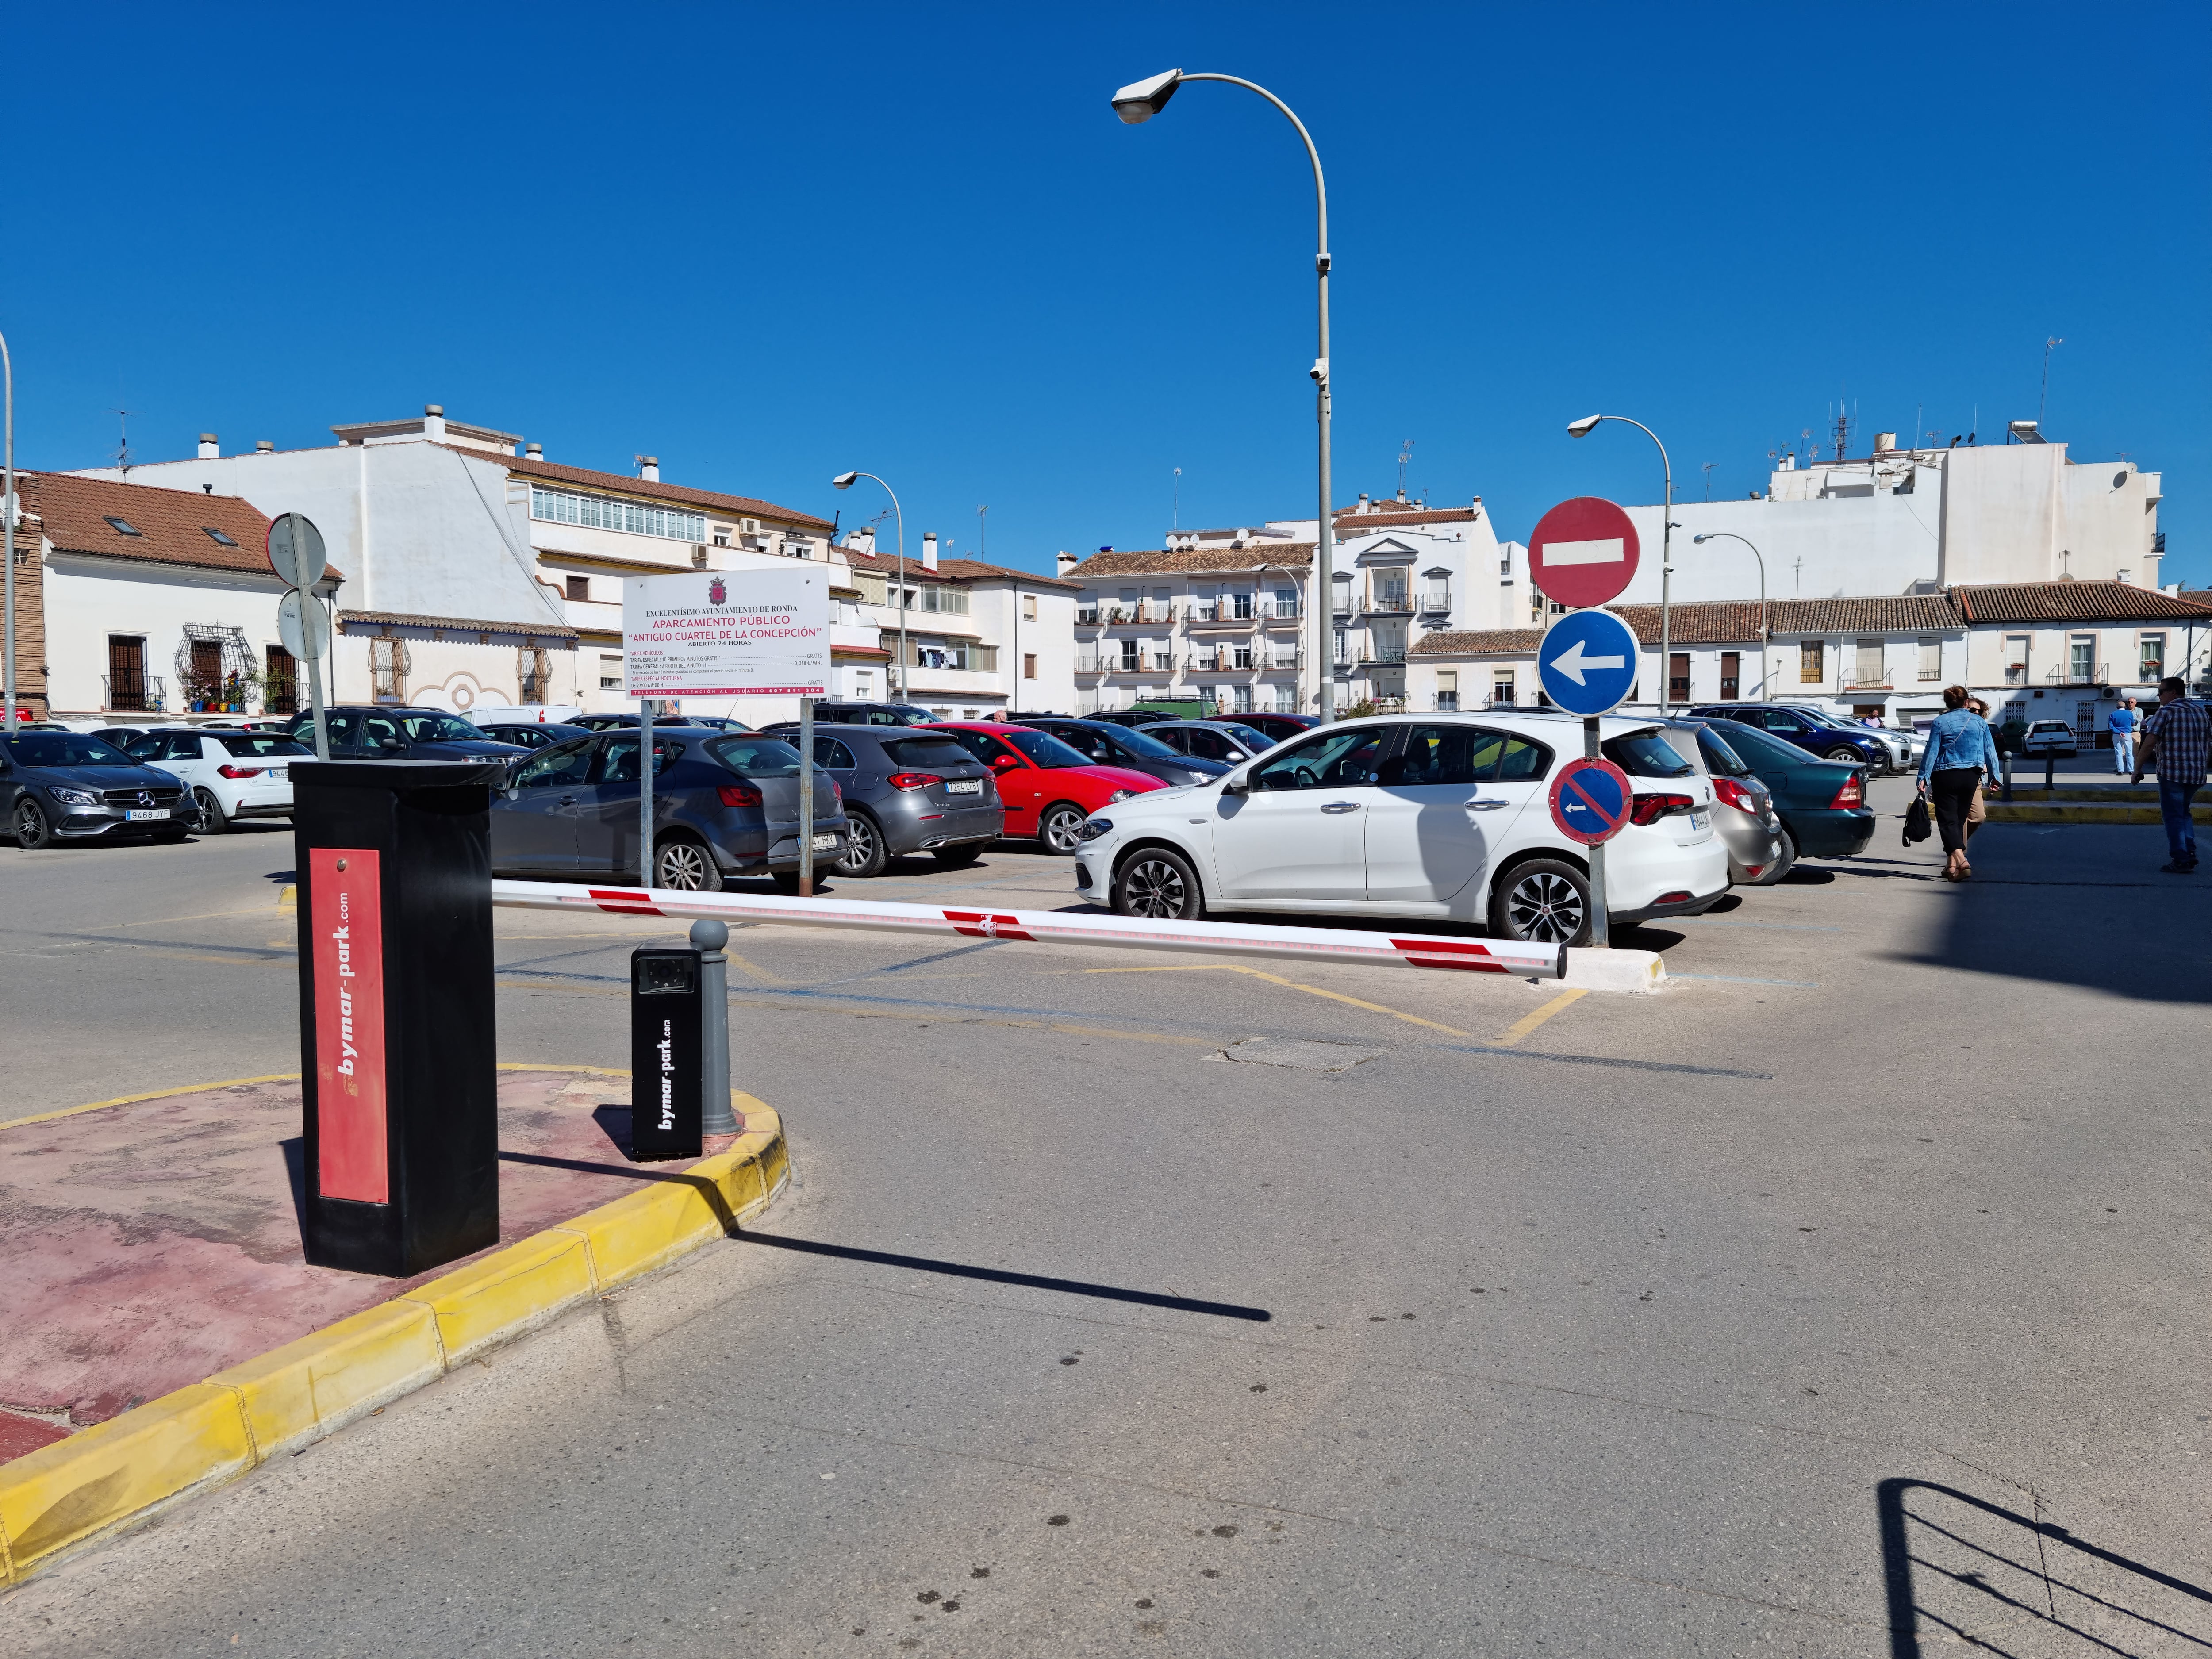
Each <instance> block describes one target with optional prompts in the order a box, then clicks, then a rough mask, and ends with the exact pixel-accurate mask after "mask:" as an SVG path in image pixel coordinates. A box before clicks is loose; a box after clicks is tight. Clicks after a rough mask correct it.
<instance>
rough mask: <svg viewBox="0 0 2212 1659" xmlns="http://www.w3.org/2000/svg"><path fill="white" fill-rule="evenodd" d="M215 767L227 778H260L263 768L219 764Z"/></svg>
mask: <svg viewBox="0 0 2212 1659" xmlns="http://www.w3.org/2000/svg"><path fill="white" fill-rule="evenodd" d="M262 770H263V769H262V768H260V767H258V766H218V767H216V771H218V772H220V773H222V775H223V776H225V777H227V778H258V777H259V776H260V775H261V774H262Z"/></svg>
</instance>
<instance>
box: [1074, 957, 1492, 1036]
mask: <svg viewBox="0 0 2212 1659" xmlns="http://www.w3.org/2000/svg"><path fill="white" fill-rule="evenodd" d="M1083 971H1084V972H1085V973H1086V974H1249V975H1251V976H1252V977H1253V978H1254V979H1264V980H1266V981H1267V982H1268V983H1269V984H1270V985H1286V986H1288V987H1290V988H1291V990H1293V991H1304V992H1305V993H1306V994H1308V995H1309V996H1316V997H1327V998H1328V1000H1330V1001H1332V1002H1348V1003H1350V1004H1351V1005H1352V1006H1353V1007H1355V1008H1364V1009H1366V1010H1367V1011H1368V1012H1370V1013H1376V1014H1388V1015H1389V1016H1390V1018H1393V1019H1402V1020H1404V1021H1405V1022H1406V1023H1407V1024H1408V1025H1425V1026H1427V1027H1428V1028H1429V1030H1431V1031H1442V1032H1443V1034H1444V1035H1445V1036H1457V1037H1463V1036H1474V1032H1472V1031H1462V1030H1460V1029H1459V1028H1458V1027H1457V1026H1455V1025H1443V1024H1438V1023H1437V1021H1435V1020H1433V1019H1423V1018H1421V1017H1420V1016H1419V1014H1408V1013H1404V1012H1401V1011H1399V1010H1398V1009H1395V1008H1385V1007H1384V1006H1383V1005H1382V1004H1381V1003H1379V1002H1363V1001H1361V1000H1359V999H1358V997H1348V996H1346V995H1345V994H1344V993H1343V992H1341V991H1324V990H1323V989H1322V987H1320V986H1318V985H1301V984H1299V983H1298V982H1297V981H1296V980H1294V979H1285V978H1284V977H1283V976H1282V975H1280V974H1270V973H1266V972H1263V971H1262V970H1261V969H1257V968H1247V967H1245V966H1244V965H1243V963H1234V962H1196V963H1176V964H1175V965H1174V966H1172V967H1162V968H1085V969H1084V970H1083Z"/></svg>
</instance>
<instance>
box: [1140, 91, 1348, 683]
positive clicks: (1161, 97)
mask: <svg viewBox="0 0 2212 1659" xmlns="http://www.w3.org/2000/svg"><path fill="white" fill-rule="evenodd" d="M1186 81H1220V82H1226V83H1227V84H1228V85H1230V86H1232V87H1242V88H1244V89H1245V90H1246V91H1247V92H1256V93H1257V94H1260V96H1261V97H1262V98H1264V99H1266V100H1267V101H1268V102H1269V103H1271V104H1273V106H1275V107H1276V108H1277V109H1279V110H1280V111H1282V112H1283V116H1284V118H1285V119H1286V120H1287V121H1289V122H1290V124H1291V125H1292V126H1294V127H1296V128H1297V132H1298V138H1299V141H1300V142H1301V143H1304V145H1305V147H1306V159H1307V160H1308V161H1311V162H1312V163H1313V176H1314V205H1315V210H1316V214H1317V216H1318V218H1319V224H1320V230H1319V240H1318V245H1317V251H1316V252H1315V254H1314V276H1315V278H1316V282H1317V283H1318V285H1319V289H1320V301H1321V352H1320V355H1319V356H1316V358H1315V359H1314V364H1313V367H1312V368H1310V369H1309V370H1308V371H1307V373H1309V374H1311V375H1312V376H1313V380H1314V410H1315V414H1316V416H1317V418H1318V419H1319V422H1320V424H1321V457H1320V463H1321V465H1320V472H1321V477H1320V486H1321V514H1320V517H1319V519H1318V520H1317V521H1316V529H1315V532H1314V579H1315V586H1316V589H1317V590H1318V592H1319V594H1320V603H1319V604H1317V605H1315V607H1314V640H1315V644H1316V649H1315V652H1314V670H1315V680H1316V694H1315V707H1316V711H1317V712H1318V713H1319V714H1320V715H1321V720H1322V725H1324V726H1326V725H1328V723H1329V722H1330V721H1331V720H1334V719H1335V718H1336V693H1335V686H1334V680H1333V678H1332V676H1333V671H1332V670H1331V668H1330V667H1329V665H1330V664H1331V663H1332V662H1333V661H1334V658H1332V657H1331V656H1329V655H1328V646H1329V629H1330V628H1331V627H1332V626H1333V624H1334V615H1335V608H1336V607H1335V602H1334V599H1333V597H1332V595H1333V592H1334V578H1333V575H1332V573H1331V570H1330V568H1329V565H1330V558H1329V556H1330V553H1331V550H1332V549H1333V548H1334V544H1335V539H1336V531H1335V525H1334V521H1333V520H1332V517H1331V508H1330V507H1329V493H1330V492H1329V478H1328V417H1329V378H1328V377H1329V362H1328V264H1329V260H1328V185H1327V184H1326V183H1325V182H1324V181H1323V179H1322V171H1321V152H1320V151H1319V150H1318V149H1315V148H1314V141H1313V135H1312V134H1310V133H1309V132H1308V131H1306V124H1305V123H1304V122H1303V121H1301V120H1299V119H1298V118H1297V112H1295V111H1293V110H1292V109H1291V106H1289V105H1288V104H1286V103H1285V102H1284V101H1283V100H1281V99H1279V98H1278V97H1276V96H1275V94H1273V93H1272V92H1270V91H1268V90H1267V88H1265V87H1263V86H1261V85H1260V84H1258V83H1257V82H1252V81H1245V80H1241V79H1239V78H1238V77H1237V76H1234V75H1186V74H1185V73H1184V72H1183V71H1182V70H1167V71H1166V72H1165V73H1164V74H1160V75H1155V76H1151V77H1149V78H1148V79H1146V80H1143V81H1139V82H1134V83H1133V84H1131V85H1129V86H1126V87H1123V88H1121V91H1119V92H1117V93H1115V94H1114V112H1115V114H1116V115H1118V116H1120V117H1121V119H1122V120H1123V121H1125V122H1127V124H1128V125H1131V126H1138V125H1141V124H1143V123H1144V122H1146V121H1149V120H1151V119H1152V117H1154V116H1155V115H1158V113H1159V112H1161V111H1162V110H1164V109H1165V108H1166V107H1167V106H1168V100H1169V99H1170V98H1172V97H1174V96H1175V92H1176V88H1177V87H1179V86H1181V85H1182V83H1183V82H1186Z"/></svg>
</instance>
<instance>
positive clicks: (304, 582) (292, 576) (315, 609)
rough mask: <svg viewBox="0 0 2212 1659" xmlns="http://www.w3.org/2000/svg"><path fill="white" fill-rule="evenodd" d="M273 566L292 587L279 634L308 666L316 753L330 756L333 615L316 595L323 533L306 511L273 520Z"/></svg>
mask: <svg viewBox="0 0 2212 1659" xmlns="http://www.w3.org/2000/svg"><path fill="white" fill-rule="evenodd" d="M269 568H270V569H271V570H273V571H275V572H276V574H277V575H278V576H279V577H281V578H282V579H283V581H284V583H285V585H286V586H288V587H289V589H290V590H291V591H290V592H288V593H286V594H285V595H284V597H283V599H279V600H277V601H276V633H277V635H278V637H279V638H281V639H282V640H283V641H284V648H285V649H286V650H287V651H289V652H290V653H292V655H293V657H294V658H295V659H297V660H299V661H301V662H304V663H306V664H307V707H308V708H309V709H310V710H312V711H313V714H314V717H315V758H316V759H317V760H323V761H326V760H328V759H329V758H330V757H331V723H330V720H329V718H328V717H327V716H326V715H325V714H324V712H323V653H325V652H326V651H328V650H329V649H330V648H331V617H330V613H329V612H328V611H325V610H324V609H323V605H322V601H321V600H319V599H317V598H316V597H315V595H314V586H315V584H316V583H317V582H319V581H320V580H322V576H323V569H324V555H323V534H322V532H320V531H319V530H317V529H316V528H315V526H313V524H311V523H309V522H308V520H307V515H306V514H305V513H279V514H278V515H277V516H276V518H275V519H273V520H270V525H269Z"/></svg>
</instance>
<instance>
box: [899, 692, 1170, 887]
mask: <svg viewBox="0 0 2212 1659" xmlns="http://www.w3.org/2000/svg"><path fill="white" fill-rule="evenodd" d="M923 729H925V730H927V731H933V732H944V733H945V735H946V736H947V737H949V738H951V739H952V740H953V741H954V742H955V743H957V744H960V746H961V747H962V748H963V749H965V750H967V751H968V752H969V754H971V755H973V756H975V758H976V759H977V760H979V761H981V762H982V763H983V764H984V765H986V766H987V767H989V768H990V769H991V773H992V775H993V777H994V778H995V779H996V780H997V782H998V785H999V799H1000V800H1001V801H1003V802H1005V803H1006V834H1007V835H1009V836H1036V838H1037V839H1038V840H1040V841H1042V842H1044V844H1045V847H1046V848H1047V849H1048V850H1049V851H1051V852H1054V853H1064V854H1070V855H1071V856H1072V855H1073V854H1074V852H1075V832H1076V831H1077V830H1078V829H1081V828H1082V827H1083V820H1084V819H1085V818H1087V817H1090V816H1091V814H1092V813H1093V812H1095V811H1097V810H1098V809H1099V808H1100V807H1102V806H1103V805H1106V804H1107V803H1108V802H1109V801H1116V800H1126V799H1128V798H1129V797H1130V796H1131V795H1141V794H1143V793H1146V791H1147V790H1151V789H1160V788H1164V787H1166V786H1165V785H1164V784H1163V783H1161V781H1159V780H1158V778H1152V777H1146V775H1144V774H1143V773H1142V772H1131V771H1127V770H1125V769H1122V768H1121V767H1119V766H1098V765H1095V764H1093V763H1092V762H1091V758H1090V757H1088V756H1086V755H1085V754H1084V753H1083V752H1082V751H1081V750H1077V749H1072V748H1070V747H1069V746H1068V745H1067V744H1064V743H1062V742H1061V741H1060V739H1059V738H1055V737H1053V736H1051V735H1050V734H1049V733H1048V732H1039V731H1036V730H1034V729H1033V728H1031V727H1029V726H989V725H986V724H984V723H983V722H982V721H981V720H947V721H944V722H941V723H939V724H938V725H935V726H927V727H925V728H923Z"/></svg>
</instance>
